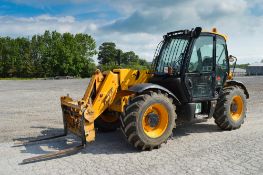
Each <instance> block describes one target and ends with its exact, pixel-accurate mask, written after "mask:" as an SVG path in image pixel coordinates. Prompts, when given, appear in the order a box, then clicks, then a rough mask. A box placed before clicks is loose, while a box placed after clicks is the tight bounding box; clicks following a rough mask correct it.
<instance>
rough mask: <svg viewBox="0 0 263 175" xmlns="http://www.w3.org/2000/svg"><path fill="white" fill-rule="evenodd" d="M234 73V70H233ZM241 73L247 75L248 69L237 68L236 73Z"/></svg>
mask: <svg viewBox="0 0 263 175" xmlns="http://www.w3.org/2000/svg"><path fill="white" fill-rule="evenodd" d="M231 71H233V68H232V69H231ZM237 72H240V73H246V69H241V68H235V73H237Z"/></svg>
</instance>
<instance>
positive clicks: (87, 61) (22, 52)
mask: <svg viewBox="0 0 263 175" xmlns="http://www.w3.org/2000/svg"><path fill="white" fill-rule="evenodd" d="M95 54H96V42H95V40H94V39H93V38H92V37H91V36H90V35H88V34H81V33H80V34H76V35H73V34H70V33H64V34H61V33H58V32H56V31H53V32H50V31H45V33H44V34H43V35H33V36H32V38H31V39H29V38H24V37H19V38H14V39H13V38H9V37H0V77H14V76H15V77H49V76H51V77H53V76H57V75H72V76H90V75H91V74H92V73H93V71H94V70H95V69H96V65H95V63H94V61H93V60H92V57H93V56H94V55H95Z"/></svg>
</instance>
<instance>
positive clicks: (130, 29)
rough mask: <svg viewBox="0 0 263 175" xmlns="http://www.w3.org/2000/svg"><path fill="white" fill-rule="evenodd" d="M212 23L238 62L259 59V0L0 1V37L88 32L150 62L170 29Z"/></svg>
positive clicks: (262, 45) (262, 9)
mask: <svg viewBox="0 0 263 175" xmlns="http://www.w3.org/2000/svg"><path fill="white" fill-rule="evenodd" d="M197 26H201V27H202V28H203V29H205V30H211V29H212V28H213V27H216V28H217V29H218V31H219V32H221V33H223V34H226V35H228V41H227V42H228V51H229V54H232V55H235V56H236V57H237V58H238V63H239V64H243V63H254V62H260V61H261V60H262V59H263V2H262V0H184V1H182V0H143V1H142V0H129V1H128V0H126V1H125V0H0V36H10V37H20V36H24V37H30V36H32V35H34V34H42V33H43V32H44V31H45V30H56V31H58V32H62V33H63V32H71V33H74V34H76V33H87V34H90V35H91V36H92V37H94V38H95V40H96V42H97V46H99V45H100V44H101V43H103V42H107V41H110V42H115V43H116V45H117V47H118V48H120V49H122V50H124V51H130V50H132V51H135V53H137V54H138V55H139V56H140V57H142V58H145V59H146V60H148V61H151V60H152V58H153V54H154V50H155V47H156V46H157V44H158V43H159V42H160V41H161V40H162V36H163V35H164V34H166V33H167V32H170V31H175V30H181V29H191V28H194V27H197Z"/></svg>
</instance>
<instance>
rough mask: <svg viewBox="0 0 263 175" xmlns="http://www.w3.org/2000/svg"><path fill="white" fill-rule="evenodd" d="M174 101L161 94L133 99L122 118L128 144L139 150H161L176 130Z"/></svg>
mask: <svg viewBox="0 0 263 175" xmlns="http://www.w3.org/2000/svg"><path fill="white" fill-rule="evenodd" d="M175 119H176V113H175V106H174V105H173V100H172V99H171V98H169V97H168V96H167V95H165V94H163V93H161V92H158V93H157V92H152V91H150V92H145V93H144V94H141V95H138V96H135V97H134V98H132V99H131V101H130V104H129V105H128V106H127V107H126V112H125V114H124V115H123V117H121V120H122V124H123V126H122V128H123V131H124V134H125V136H126V137H127V139H128V142H129V143H130V144H132V145H133V146H134V147H136V148H137V149H139V150H151V149H153V148H159V146H160V145H161V144H162V143H163V142H165V141H166V140H167V139H168V138H169V136H170V135H171V134H172V130H173V128H175Z"/></svg>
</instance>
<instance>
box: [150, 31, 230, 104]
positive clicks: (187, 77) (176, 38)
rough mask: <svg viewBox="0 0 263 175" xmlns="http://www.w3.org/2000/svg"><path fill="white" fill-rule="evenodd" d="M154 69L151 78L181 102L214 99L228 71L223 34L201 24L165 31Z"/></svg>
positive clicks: (155, 57)
mask: <svg viewBox="0 0 263 175" xmlns="http://www.w3.org/2000/svg"><path fill="white" fill-rule="evenodd" d="M153 69H154V76H153V78H152V79H151V80H150V82H151V83H155V84H159V85H161V86H164V87H165V88H167V89H168V90H170V91H171V92H173V93H174V94H175V95H176V96H177V98H178V99H179V100H180V102H181V103H182V104H184V103H185V104H186V103H187V104H189V103H201V102H207V101H213V100H216V99H217V98H218V94H219V92H220V90H221V89H222V88H223V85H224V83H225V81H226V79H227V75H228V74H229V61H228V52H227V45H226V36H225V35H222V34H219V33H217V31H216V29H213V30H212V32H204V31H202V28H200V27H197V28H195V29H193V30H180V31H175V32H170V33H167V34H166V35H164V40H163V41H162V42H161V43H160V44H159V46H158V47H157V49H156V53H155V56H154V61H153Z"/></svg>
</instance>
